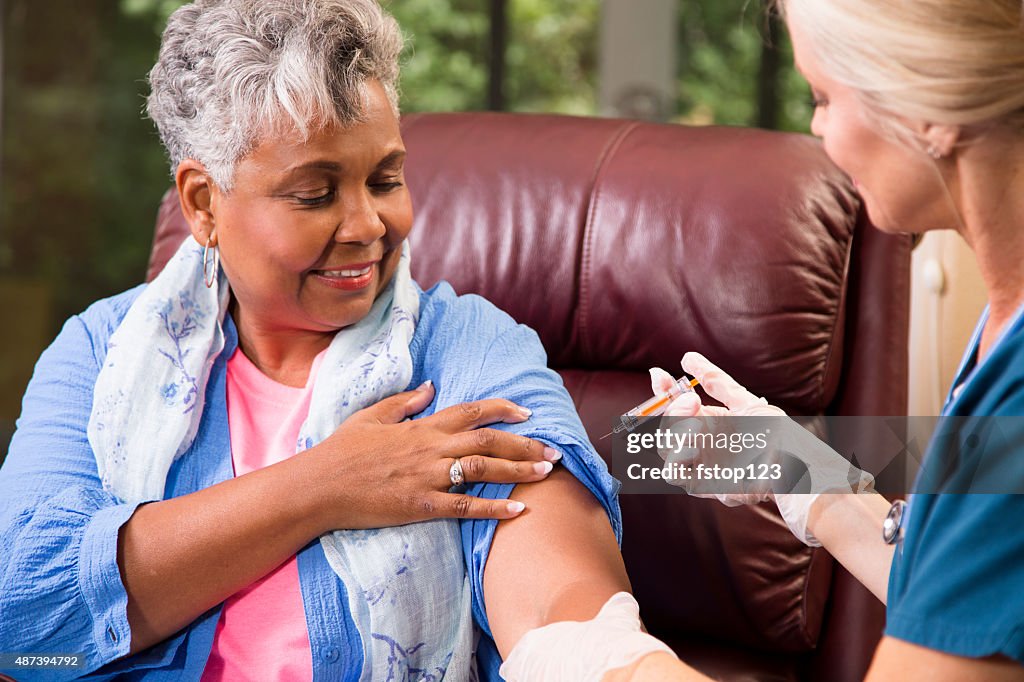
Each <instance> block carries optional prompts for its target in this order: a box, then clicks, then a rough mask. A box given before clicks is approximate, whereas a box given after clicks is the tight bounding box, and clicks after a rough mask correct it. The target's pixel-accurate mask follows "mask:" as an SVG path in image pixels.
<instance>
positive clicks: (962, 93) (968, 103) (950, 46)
mask: <svg viewBox="0 0 1024 682" xmlns="http://www.w3.org/2000/svg"><path fill="white" fill-rule="evenodd" d="M776 4H777V6H778V8H779V10H780V11H781V13H782V15H783V17H784V18H785V19H786V22H787V23H789V24H790V25H793V26H797V27H799V29H800V34H801V36H802V37H804V38H805V39H806V40H807V41H808V47H809V48H810V49H811V51H812V52H813V54H814V56H815V57H816V59H817V60H818V63H819V64H820V66H821V68H822V69H823V71H824V72H825V73H826V74H828V76H829V77H830V78H832V79H833V80H836V81H837V82H839V83H842V84H843V85H846V86H848V87H850V88H851V89H853V90H854V91H855V92H857V94H858V96H859V97H860V98H861V101H862V102H863V103H864V104H865V105H866V107H867V108H868V110H870V111H871V112H873V113H874V114H876V116H877V118H878V119H879V122H880V123H882V124H883V125H884V127H886V128H887V129H888V130H889V131H890V132H892V133H895V134H896V135H897V136H899V137H902V138H903V139H905V140H906V139H908V138H909V137H912V136H913V134H912V133H911V131H910V130H909V128H908V126H907V125H906V124H905V123H904V122H903V120H904V119H908V120H914V121H922V122H926V123H932V124H942V125H955V126H963V127H965V128H966V127H982V126H986V125H993V124H994V125H1002V126H1005V127H1007V128H1009V129H1011V130H1013V131H1014V132H1018V133H1020V132H1024V29H1022V7H1021V5H1022V3H1021V0H776Z"/></svg>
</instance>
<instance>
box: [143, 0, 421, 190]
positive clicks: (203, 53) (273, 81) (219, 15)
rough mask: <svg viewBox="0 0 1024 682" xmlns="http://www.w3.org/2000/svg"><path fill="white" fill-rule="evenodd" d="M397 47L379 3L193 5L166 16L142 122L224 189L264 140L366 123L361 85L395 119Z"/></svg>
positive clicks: (397, 37) (217, 0)
mask: <svg viewBox="0 0 1024 682" xmlns="http://www.w3.org/2000/svg"><path fill="white" fill-rule="evenodd" d="M403 43H404V41H403V38H402V34H401V31H400V30H399V28H398V24H397V23H396V22H395V20H394V19H393V18H392V17H391V16H390V15H389V14H387V13H386V12H385V11H384V10H382V9H381V7H380V5H378V4H377V2H376V0H196V2H193V3H191V4H189V5H185V6H184V7H181V8H180V9H178V10H177V11H176V12H175V13H174V14H172V15H171V17H170V19H169V20H168V22H167V28H166V30H164V35H163V40H162V42H161V45H160V56H159V58H158V59H157V63H156V65H155V66H154V67H153V69H152V71H150V73H149V83H150V88H151V93H150V95H149V99H148V101H147V104H146V109H147V112H148V113H149V116H150V118H152V119H153V122H154V123H156V126H157V129H158V130H159V131H160V139H161V140H162V141H163V143H164V147H166V149H167V153H168V155H169V156H170V162H171V172H172V173H174V170H175V169H176V168H177V166H178V164H179V163H180V162H181V161H182V160H183V159H188V158H191V159H195V160H197V161H199V162H200V163H202V164H203V165H204V166H206V169H207V170H208V171H209V172H210V174H211V176H212V177H213V180H214V182H215V183H217V185H218V186H219V187H221V188H222V189H224V190H225V191H228V190H230V189H231V185H232V178H233V175H234V170H235V166H236V164H237V163H238V161H239V160H240V159H241V158H243V157H244V156H245V155H246V154H248V153H249V152H250V151H252V149H253V148H254V147H255V146H256V144H258V142H259V140H260V138H261V137H262V136H264V135H268V134H274V133H281V132H284V131H288V130H295V131H298V132H299V133H300V134H301V135H302V136H303V137H304V138H306V137H308V135H309V134H310V133H311V132H314V131H315V130H318V129H320V128H322V127H323V126H325V125H330V124H341V125H348V124H351V123H354V122H356V121H358V120H359V119H360V117H361V116H362V113H363V109H364V106H363V103H364V101H365V100H364V98H365V84H366V82H367V81H370V80H376V81H379V82H380V83H381V85H382V86H383V87H384V91H385V92H386V93H387V96H388V99H389V100H390V102H391V105H392V108H393V109H394V111H395V114H396V115H397V114H398V58H399V55H400V53H401V51H402V47H403Z"/></svg>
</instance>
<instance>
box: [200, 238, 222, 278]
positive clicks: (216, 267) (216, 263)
mask: <svg viewBox="0 0 1024 682" xmlns="http://www.w3.org/2000/svg"><path fill="white" fill-rule="evenodd" d="M209 253H210V238H209V237H207V238H206V246H204V247H203V284H205V285H206V288H207V289H210V288H212V287H213V283H214V282H215V281H217V273H218V272H219V271H220V249H218V248H217V247H216V246H215V247H213V274H210V273H209V272H208V270H209V263H210V261H209V258H208V255H209Z"/></svg>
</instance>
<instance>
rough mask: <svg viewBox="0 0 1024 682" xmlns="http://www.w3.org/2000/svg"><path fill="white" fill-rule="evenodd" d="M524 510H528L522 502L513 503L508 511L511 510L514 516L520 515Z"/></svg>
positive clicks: (509, 505) (510, 503) (509, 504)
mask: <svg viewBox="0 0 1024 682" xmlns="http://www.w3.org/2000/svg"><path fill="white" fill-rule="evenodd" d="M524 509H526V505H525V504H523V503H522V502H515V501H512V502H509V503H508V510H509V512H511V513H513V514H518V513H519V512H521V511H523V510H524Z"/></svg>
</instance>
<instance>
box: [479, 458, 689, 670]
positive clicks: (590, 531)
mask: <svg viewBox="0 0 1024 682" xmlns="http://www.w3.org/2000/svg"><path fill="white" fill-rule="evenodd" d="M512 498H513V499H516V500H520V501H522V502H524V503H526V505H527V511H526V512H524V513H523V514H522V515H520V516H519V517H517V518H515V519H511V520H506V521H502V522H500V523H499V524H498V529H497V531H496V532H495V535H494V542H493V544H492V546H491V550H490V553H489V554H488V558H487V565H486V567H485V569H484V602H485V608H486V610H487V617H488V620H489V622H490V625H491V631H492V633H493V635H494V641H495V643H496V644H497V646H498V651H499V652H500V653H501V655H502V657H503V658H507V657H508V654H509V652H510V651H511V650H512V648H513V647H514V646H515V644H516V643H517V642H518V641H519V639H520V638H521V637H522V636H523V635H524V634H526V632H527V631H529V630H532V629H534V628H538V627H542V626H544V625H547V624H549V623H553V622H557V621H565V620H575V621H583V620H589V619H591V618H593V617H594V616H595V615H597V612H598V611H599V610H600V609H601V606H602V605H603V604H604V603H605V602H606V601H608V599H609V598H610V597H611V596H612V595H613V594H615V593H616V592H622V591H627V592H628V591H630V585H629V578H628V577H627V575H626V569H625V566H624V565H623V563H622V555H621V554H620V553H619V548H618V545H617V544H616V542H615V535H614V533H613V532H612V528H611V525H610V524H609V522H608V516H607V515H606V514H605V511H604V509H603V508H602V507H601V505H600V504H599V503H598V501H597V500H596V499H595V498H594V496H593V495H592V494H591V493H590V491H588V490H587V489H586V488H585V487H584V486H583V484H581V483H580V482H579V481H577V480H576V478H574V477H573V476H572V474H570V473H569V472H568V471H566V470H565V469H561V468H560V469H558V470H557V471H555V472H554V473H552V474H551V476H550V477H549V478H548V480H547V481H544V482H543V485H535V484H532V483H528V484H520V485H518V486H516V488H515V490H514V491H513V494H512ZM605 679H606V680H608V681H611V680H622V681H625V680H641V679H652V680H653V679H657V680H706V679H707V678H705V677H703V676H702V675H700V674H699V673H697V672H696V671H694V670H692V669H691V668H688V667H687V666H685V665H684V664H682V663H681V662H679V661H678V660H675V659H674V658H672V657H671V656H669V655H668V654H664V653H654V654H650V655H648V656H646V657H644V658H641V659H640V660H639V661H637V662H636V663H634V664H633V665H631V666H628V667H627V668H622V669H619V670H616V671H613V672H610V673H609V674H608V675H607V676H606V677H605Z"/></svg>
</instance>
